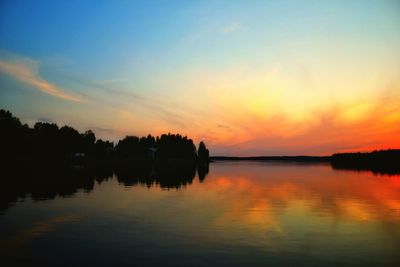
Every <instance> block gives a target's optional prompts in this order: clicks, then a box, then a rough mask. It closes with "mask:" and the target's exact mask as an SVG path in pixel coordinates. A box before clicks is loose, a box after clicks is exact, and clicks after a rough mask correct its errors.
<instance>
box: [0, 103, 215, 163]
mask: <svg viewBox="0 0 400 267" xmlns="http://www.w3.org/2000/svg"><path fill="white" fill-rule="evenodd" d="M0 129H1V131H0V144H1V148H2V153H1V157H2V161H15V160H18V161H22V160H25V159H28V160H33V159H34V160H41V161H43V160H46V161H50V162H56V163H57V164H59V163H76V164H78V163H79V164H96V163H101V164H104V163H106V164H137V163H140V164H154V163H156V164H166V163H168V164H169V165H183V164H186V165H197V164H201V165H204V164H207V163H208V162H209V151H208V149H207V148H206V145H205V143H204V142H200V144H199V149H198V150H197V149H196V146H195V145H194V143H193V140H192V139H189V138H188V137H186V136H182V135H180V134H170V133H168V134H162V135H161V136H156V137H154V136H152V135H148V136H146V137H137V136H126V137H125V138H124V139H122V140H120V141H119V142H118V143H117V144H116V145H115V146H114V143H113V142H110V141H104V140H102V139H97V138H96V136H95V133H94V132H93V131H91V130H88V131H86V132H84V133H79V132H78V131H77V130H75V129H74V128H72V127H70V126H67V125H66V126H62V127H61V128H59V127H58V125H57V124H55V123H48V122H37V123H35V125H34V126H33V128H31V127H29V126H28V125H27V124H22V123H21V122H20V120H19V119H18V118H16V117H14V116H13V115H12V113H11V112H9V111H6V110H0Z"/></svg>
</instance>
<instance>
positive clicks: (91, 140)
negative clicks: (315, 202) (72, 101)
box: [0, 109, 400, 179]
mask: <svg viewBox="0 0 400 267" xmlns="http://www.w3.org/2000/svg"><path fill="white" fill-rule="evenodd" d="M0 129H1V131H0V145H1V148H2V153H0V159H1V162H2V163H6V164H5V165H7V166H9V167H11V166H20V165H21V164H30V165H36V166H38V165H41V164H44V163H46V164H51V165H52V166H57V165H73V166H76V165H78V166H91V167H94V166H98V167H105V166H106V167H109V168H112V169H113V170H116V171H117V170H118V172H119V173H120V174H122V175H123V176H124V173H127V172H129V171H130V172H132V171H133V172H134V173H137V172H138V171H139V173H140V172H141V169H143V168H144V169H146V173H150V172H151V171H150V170H152V171H157V172H158V173H159V174H161V173H169V174H172V173H174V172H176V171H177V170H182V171H185V169H189V170H191V171H189V173H190V172H192V170H193V169H196V168H197V169H198V173H199V176H200V179H204V177H205V175H206V174H207V172H208V163H209V162H210V161H211V160H275V161H296V162H302V163H307V162H311V163H314V162H329V163H330V164H331V166H332V168H334V169H352V170H357V171H372V172H374V173H377V174H397V173H400V150H399V149H389V150H379V151H373V152H367V153H337V154H333V155H332V156H323V157H318V156H278V157H275V156H263V157H210V153H209V150H208V149H207V147H206V145H205V143H204V142H203V141H201V142H200V143H199V145H198V148H196V146H195V145H194V143H193V140H192V139H190V138H188V137H186V136H182V135H180V134H170V133H168V134H162V135H161V136H156V137H154V136H152V135H148V136H144V137H137V136H126V137H125V138H123V139H122V140H120V141H118V143H117V144H116V145H114V143H113V142H110V141H104V140H102V139H97V138H96V136H95V133H94V132H93V131H91V130H88V131H86V132H84V133H79V132H78V131H77V130H75V129H74V128H72V127H70V126H67V125H66V126H62V127H61V128H59V127H58V126H57V124H55V123H48V122H37V123H35V125H34V126H33V127H32V128H31V127H29V126H28V125H27V124H22V123H21V122H20V120H19V119H18V118H16V117H14V116H13V115H12V113H11V112H9V111H6V110H3V109H1V110H0ZM150 176H151V175H150ZM186 176H188V175H186ZM189 176H190V175H189Z"/></svg>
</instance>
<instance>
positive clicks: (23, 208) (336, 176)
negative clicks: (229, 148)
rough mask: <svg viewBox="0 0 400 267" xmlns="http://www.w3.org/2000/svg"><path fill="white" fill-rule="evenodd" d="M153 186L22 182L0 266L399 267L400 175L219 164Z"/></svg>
mask: <svg viewBox="0 0 400 267" xmlns="http://www.w3.org/2000/svg"><path fill="white" fill-rule="evenodd" d="M60 175H61V174H60ZM157 175H158V174H155V173H153V174H151V175H149V176H148V177H146V176H143V175H139V176H138V175H129V174H110V175H106V176H105V177H101V178H99V177H89V178H88V177H78V178H76V177H75V178H74V179H72V178H71V180H69V181H79V182H77V183H76V182H74V183H72V182H68V183H65V182H64V183H61V184H58V182H57V175H55V176H54V180H51V181H52V182H51V184H52V185H51V186H48V187H46V188H45V189H43V188H42V187H41V186H39V185H38V184H37V183H35V177H30V178H31V179H29V184H30V187H35V189H34V190H33V189H32V190H30V191H29V190H28V189H26V190H25V191H24V193H18V194H16V195H15V199H16V200H18V201H17V202H16V203H14V204H13V203H12V201H9V203H8V202H7V205H6V204H4V203H2V206H4V207H3V209H2V212H1V214H0V251H1V257H2V259H3V260H6V261H7V262H8V265H10V266H11V265H16V264H19V265H23V264H26V265H33V264H44V265H57V266H77V265H79V266H111V265H114V266H118V265H126V266H132V265H137V266H267V265H268V266H271V265H272V266H274V265H276V266H400V256H399V251H400V176H396V175H392V176H385V175H375V174H373V173H370V172H355V171H348V170H346V171H341V170H334V169H332V168H331V167H330V166H329V165H325V164H317V165H313V164H295V163H279V162H216V163H212V164H211V165H210V170H209V173H208V175H207V176H206V177H204V174H201V175H200V176H201V179H199V177H198V174H195V173H194V172H193V174H189V175H188V174H186V175H185V176H180V177H177V179H173V180H172V181H171V180H170V179H169V180H165V179H164V180H163V179H161V177H158V176H157ZM63 176H65V174H63ZM63 179H65V177H64V178H63ZM79 179H83V181H84V182H82V181H81V180H79ZM46 181H47V180H46ZM163 181H164V182H163ZM26 183H28V182H27V181H25V180H22V181H21V182H20V183H17V184H13V186H19V187H22V186H24V184H26ZM46 183H47V182H46ZM10 187H12V186H10ZM66 187H67V188H68V189H69V190H64V189H65V188H66ZM3 188H4V187H3ZM5 194H6V195H7V193H5ZM3 198H4V197H3ZM8 265H7V266H8Z"/></svg>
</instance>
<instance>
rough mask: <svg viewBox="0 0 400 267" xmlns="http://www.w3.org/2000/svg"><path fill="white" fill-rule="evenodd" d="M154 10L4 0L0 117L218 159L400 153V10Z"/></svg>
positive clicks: (337, 6)
mask: <svg viewBox="0 0 400 267" xmlns="http://www.w3.org/2000/svg"><path fill="white" fill-rule="evenodd" d="M89 2H90V1H89ZM222 2H224V1H222ZM154 3H155V2H152V1H149V2H147V1H146V2H140V1H139V2H132V3H124V4H122V3H121V4H111V3H104V4H103V5H101V6H97V5H96V6H93V5H90V4H89V3H80V4H77V3H75V4H72V5H71V6H68V8H67V7H66V6H64V5H65V4H66V3H61V4H60V5H56V4H54V3H52V2H51V1H49V2H47V3H46V4H44V3H43V5H35V4H33V3H24V4H23V5H21V3H19V2H18V1H17V2H12V1H10V2H7V1H6V2H5V3H4V4H2V8H1V9H0V17H2V21H1V22H0V40H1V41H2V42H1V45H0V105H1V108H5V109H9V110H10V111H11V112H13V113H15V115H17V116H18V117H20V118H22V120H23V121H26V122H33V121H36V120H38V119H42V118H45V119H46V120H48V121H53V122H56V123H59V124H61V125H62V124H69V125H71V126H74V127H76V128H78V129H80V130H86V129H89V128H91V129H93V130H94V132H95V133H96V135H97V136H99V137H101V138H106V139H111V140H113V141H116V140H118V139H120V138H123V137H124V136H125V135H147V134H152V135H159V134H162V133H168V132H171V133H181V134H183V135H187V136H189V137H190V138H192V139H194V141H195V142H196V143H198V142H199V141H200V140H204V141H205V142H206V143H207V145H208V146H209V147H210V150H211V153H212V154H213V155H237V156H249V155H299V154H309V155H329V154H332V153H335V152H345V151H359V150H360V151H366V150H374V149H386V148H400V79H399V77H400V76H399V74H400V52H399V49H398V47H400V5H399V4H398V3H396V2H395V1H390V0H387V1H362V2H358V1H346V2H341V1H333V2H317V3H314V2H312V3H311V2H309V1H266V2H256V1H254V2H252V1H251V2H249V3H246V5H245V4H244V3H240V2H238V3H236V4H232V3H230V2H229V1H227V2H224V3H225V7H224V8H221V6H220V4H216V3H214V2H213V1H202V2H198V3H197V2H193V1H187V2H186V1H185V2H184V3H183V2H173V3H170V4H169V5H168V6H164V5H163V4H160V3H157V4H156V5H155V4H154ZM27 10H29V12H25V13H27V14H29V15H26V16H24V15H23V14H25V13H24V12H23V11H27ZM85 12H87V13H88V14H89V13H90V14H91V17H90V20H89V19H88V18H86V17H84V18H83V20H80V21H75V20H72V18H73V17H75V15H76V14H80V13H82V14H86V13H85ZM25 25H31V26H32V27H31V29H30V30H28V29H26V27H25ZM52 25H57V27H55V26H52ZM82 25H84V26H85V27H82ZM99 29H101V34H100V31H99ZM26 44H29V46H28V45H26Z"/></svg>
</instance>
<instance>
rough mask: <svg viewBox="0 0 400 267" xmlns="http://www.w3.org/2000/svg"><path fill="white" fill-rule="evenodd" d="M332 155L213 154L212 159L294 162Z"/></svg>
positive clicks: (316, 160) (326, 157)
mask: <svg viewBox="0 0 400 267" xmlns="http://www.w3.org/2000/svg"><path fill="white" fill-rule="evenodd" d="M331 158H332V157H331V156H256V157H225V156H213V157H210V160H211V161H224V160H229V161H231V160H233V161H293V162H330V161H331Z"/></svg>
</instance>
